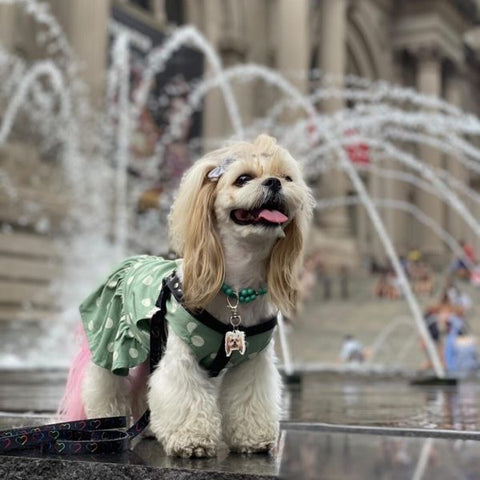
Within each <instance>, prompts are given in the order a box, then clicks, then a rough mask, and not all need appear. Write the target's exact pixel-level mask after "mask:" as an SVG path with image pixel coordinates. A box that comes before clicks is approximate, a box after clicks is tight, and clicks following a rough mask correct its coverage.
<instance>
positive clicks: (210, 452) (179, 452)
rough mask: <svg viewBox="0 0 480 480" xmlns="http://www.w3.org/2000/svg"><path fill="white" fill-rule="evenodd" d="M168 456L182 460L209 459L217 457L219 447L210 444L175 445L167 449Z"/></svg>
mask: <svg viewBox="0 0 480 480" xmlns="http://www.w3.org/2000/svg"><path fill="white" fill-rule="evenodd" d="M166 452H167V455H172V456H176V457H182V458H209V457H215V456H216V455H217V446H216V445H215V444H213V443H210V442H202V443H200V442H192V443H189V444H185V445H182V444H178V443H177V444H175V445H173V446H172V447H171V448H166Z"/></svg>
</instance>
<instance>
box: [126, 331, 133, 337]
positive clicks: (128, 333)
mask: <svg viewBox="0 0 480 480" xmlns="http://www.w3.org/2000/svg"><path fill="white" fill-rule="evenodd" d="M127 337H128V338H133V333H132V332H131V331H130V330H129V331H128V332H127Z"/></svg>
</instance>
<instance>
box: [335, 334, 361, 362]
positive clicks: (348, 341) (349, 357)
mask: <svg viewBox="0 0 480 480" xmlns="http://www.w3.org/2000/svg"><path fill="white" fill-rule="evenodd" d="M365 359H366V352H365V349H364V347H363V345H362V344H361V342H359V341H358V340H357V339H356V338H355V337H354V336H353V335H351V334H347V335H345V336H344V337H343V345H342V349H341V351H340V361H341V362H342V363H363V362H364V361H365Z"/></svg>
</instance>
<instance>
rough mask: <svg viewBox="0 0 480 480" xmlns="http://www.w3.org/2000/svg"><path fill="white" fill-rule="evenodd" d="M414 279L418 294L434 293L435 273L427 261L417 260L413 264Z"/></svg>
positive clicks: (414, 288)
mask: <svg viewBox="0 0 480 480" xmlns="http://www.w3.org/2000/svg"><path fill="white" fill-rule="evenodd" d="M411 278H412V280H413V290H414V291H415V293H416V294H418V295H422V294H425V295H432V293H433V274H432V271H431V269H430V267H429V266H428V264H427V263H425V262H417V264H416V265H414V266H413V271H412V274H411Z"/></svg>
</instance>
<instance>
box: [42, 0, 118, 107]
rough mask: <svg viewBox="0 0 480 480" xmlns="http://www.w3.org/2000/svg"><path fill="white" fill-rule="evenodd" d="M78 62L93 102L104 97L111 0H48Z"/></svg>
mask: <svg viewBox="0 0 480 480" xmlns="http://www.w3.org/2000/svg"><path fill="white" fill-rule="evenodd" d="M49 2H50V4H51V6H52V11H53V12H54V14H55V15H56V17H57V19H58V21H59V22H60V23H61V25H62V27H63V28H64V30H65V33H66V35H67V37H68V39H69V41H70V43H71V45H72V48H73V50H74V52H75V53H76V55H77V56H78V59H79V61H80V62H81V70H80V73H81V76H82V78H83V80H84V81H85V83H86V84H87V86H88V88H89V90H90V94H91V98H92V101H93V103H94V104H96V105H99V103H100V102H101V100H102V98H103V92H104V85H105V71H106V64H107V46H108V19H109V17H110V0H69V1H68V2H65V0H49Z"/></svg>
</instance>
